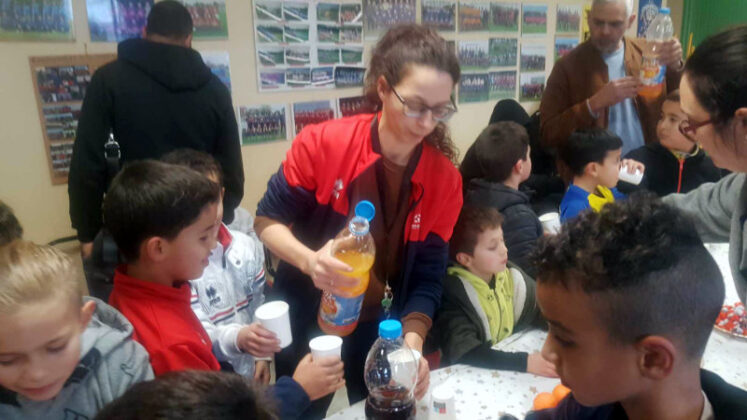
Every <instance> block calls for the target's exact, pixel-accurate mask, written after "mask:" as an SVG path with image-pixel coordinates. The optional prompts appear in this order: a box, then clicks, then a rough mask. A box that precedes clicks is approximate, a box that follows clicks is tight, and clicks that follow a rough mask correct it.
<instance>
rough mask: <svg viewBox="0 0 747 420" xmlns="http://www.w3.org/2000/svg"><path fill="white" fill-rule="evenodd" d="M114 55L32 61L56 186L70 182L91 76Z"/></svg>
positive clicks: (51, 174) (48, 153)
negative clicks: (74, 152) (71, 162)
mask: <svg viewBox="0 0 747 420" xmlns="http://www.w3.org/2000/svg"><path fill="white" fill-rule="evenodd" d="M116 58H117V57H116V55H114V54H92V55H60V56H43V57H29V67H30V70H31V79H32V80H33V82H34V95H35V97H36V104H37V108H38V112H39V122H40V124H41V132H42V138H43V141H44V149H43V150H44V153H45V154H46V156H47V162H48V163H49V176H50V179H51V181H52V184H53V185H58V184H64V183H66V182H67V177H68V174H69V173H70V159H71V158H72V150H73V142H74V140H75V136H76V132H77V129H78V119H79V118H80V112H81V107H82V105H83V99H84V98H85V96H86V90H87V88H88V85H89V84H90V83H91V76H92V75H93V73H94V72H95V71H96V69H98V68H99V67H101V66H103V65H104V64H106V63H109V62H111V61H114V60H115V59H116Z"/></svg>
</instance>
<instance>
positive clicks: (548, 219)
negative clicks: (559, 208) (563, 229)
mask: <svg viewBox="0 0 747 420" xmlns="http://www.w3.org/2000/svg"><path fill="white" fill-rule="evenodd" d="M539 221H540V223H542V230H544V231H545V233H547V234H550V235H555V234H557V233H558V232H560V214H559V213H558V212H552V213H545V214H543V215H542V216H540V217H539Z"/></svg>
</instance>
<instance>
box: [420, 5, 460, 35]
mask: <svg viewBox="0 0 747 420" xmlns="http://www.w3.org/2000/svg"><path fill="white" fill-rule="evenodd" d="M456 10H457V3H456V1H455V0H422V3H421V4H420V23H422V24H423V26H427V27H429V28H433V29H436V30H438V31H448V32H454V30H456Z"/></svg>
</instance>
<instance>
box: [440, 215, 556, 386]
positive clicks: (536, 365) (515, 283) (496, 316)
mask: <svg viewBox="0 0 747 420" xmlns="http://www.w3.org/2000/svg"><path fill="white" fill-rule="evenodd" d="M502 222H503V217H502V216H501V214H500V213H499V212H498V211H497V210H496V209H494V208H478V207H469V206H466V207H464V208H463V209H462V212H461V214H460V215H459V220H458V221H457V224H456V226H455V227H454V234H453V236H452V238H451V242H450V243H449V254H450V257H451V259H452V260H453V261H454V262H455V263H454V264H453V265H451V266H450V267H449V268H448V269H447V276H446V279H445V280H444V291H443V297H442V304H441V309H440V310H439V312H438V313H437V314H436V320H435V325H434V328H433V331H434V333H435V336H436V339H437V341H438V343H439V346H440V348H441V351H442V353H443V359H444V362H445V363H446V364H452V363H465V364H468V365H473V366H478V367H484V368H488V369H502V370H514V371H519V372H529V373H533V374H535V375H541V376H549V377H555V376H557V375H556V373H555V366H554V365H553V364H552V363H550V362H548V361H547V360H545V359H544V358H543V357H542V356H541V355H540V353H532V354H528V353H523V352H520V353H509V352H503V351H498V350H493V349H492V346H493V345H494V344H496V343H498V342H499V341H501V340H503V339H505V338H506V337H508V336H510V335H511V334H512V333H513V332H514V331H518V330H521V329H523V328H526V327H528V326H529V325H530V324H532V323H533V321H535V320H536V319H537V316H538V310H537V305H536V302H535V299H534V280H533V279H531V278H530V277H529V276H528V275H527V274H525V273H524V272H523V271H521V270H520V269H519V268H517V267H516V266H514V265H513V264H511V263H510V262H509V261H508V251H507V250H506V245H505V244H504V242H503V231H502V229H501V223H502Z"/></svg>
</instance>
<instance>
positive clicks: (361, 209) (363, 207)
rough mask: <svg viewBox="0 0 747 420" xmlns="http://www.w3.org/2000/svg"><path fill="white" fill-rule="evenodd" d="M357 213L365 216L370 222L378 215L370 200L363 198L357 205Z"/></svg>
mask: <svg viewBox="0 0 747 420" xmlns="http://www.w3.org/2000/svg"><path fill="white" fill-rule="evenodd" d="M355 215H356V216H360V217H365V218H366V219H368V221H369V222H370V221H371V220H373V218H374V216H376V207H374V205H373V204H372V203H371V202H370V201H368V200H361V201H359V202H358V204H356V206H355Z"/></svg>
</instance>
